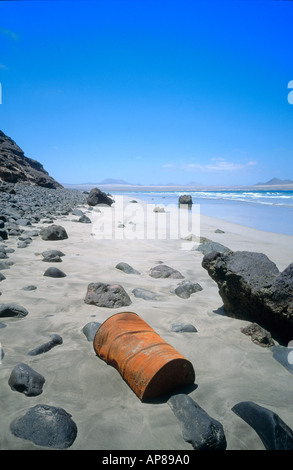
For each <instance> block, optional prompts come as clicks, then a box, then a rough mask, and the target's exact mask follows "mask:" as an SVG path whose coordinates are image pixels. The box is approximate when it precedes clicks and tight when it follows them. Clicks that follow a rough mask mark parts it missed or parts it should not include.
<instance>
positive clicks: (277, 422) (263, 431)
mask: <svg viewBox="0 0 293 470" xmlns="http://www.w3.org/2000/svg"><path fill="white" fill-rule="evenodd" d="M232 411H234V413H236V414H237V415H238V416H239V417H240V418H242V419H243V420H244V421H246V423H248V424H249V425H250V426H251V427H252V428H253V429H254V430H255V431H256V433H257V434H258V435H259V437H260V439H261V440H262V442H263V444H264V446H265V448H266V449H267V450H293V431H292V429H290V428H289V426H287V424H286V423H284V421H282V420H281V418H280V417H279V416H278V415H277V414H276V413H274V412H273V411H271V410H268V409H267V408H264V407H263V406H260V405H257V404H256V403H253V402H251V401H244V402H240V403H237V404H236V405H235V406H233V408H232Z"/></svg>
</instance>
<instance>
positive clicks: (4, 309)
mask: <svg viewBox="0 0 293 470" xmlns="http://www.w3.org/2000/svg"><path fill="white" fill-rule="evenodd" d="M27 314H28V311H27V309H26V308H24V307H21V306H20V305H17V304H14V303H10V304H1V305H0V317H16V318H23V317H25V316H26V315H27Z"/></svg>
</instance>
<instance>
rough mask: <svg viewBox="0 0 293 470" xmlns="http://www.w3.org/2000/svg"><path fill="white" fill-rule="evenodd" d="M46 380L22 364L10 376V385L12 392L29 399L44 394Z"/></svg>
mask: <svg viewBox="0 0 293 470" xmlns="http://www.w3.org/2000/svg"><path fill="white" fill-rule="evenodd" d="M44 383H45V378H44V377H43V376H42V375H41V374H39V373H38V372H36V371H35V370H34V369H32V368H31V367H29V366H28V365H27V364H23V363H20V364H18V365H17V366H15V367H14V369H13V371H12V372H11V374H10V377H9V380H8V385H9V386H10V387H11V389H12V390H15V391H17V392H21V393H24V394H25V395H27V396H28V397H34V396H37V395H40V394H41V393H42V392H43V385H44Z"/></svg>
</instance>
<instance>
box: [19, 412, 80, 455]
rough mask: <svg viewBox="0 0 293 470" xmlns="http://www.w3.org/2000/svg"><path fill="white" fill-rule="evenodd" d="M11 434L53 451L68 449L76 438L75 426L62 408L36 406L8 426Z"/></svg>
mask: <svg viewBox="0 0 293 470" xmlns="http://www.w3.org/2000/svg"><path fill="white" fill-rule="evenodd" d="M10 430H11V432H12V434H13V435H14V436H16V437H20V438H22V439H27V440H29V441H32V442H33V443H34V444H36V445H39V446H46V447H51V448H53V449H66V448H68V447H70V446H71V445H72V444H73V442H74V441H75V439H76V436H77V426H76V424H75V422H74V421H73V420H72V419H71V415H70V414H69V413H67V412H66V411H65V410H64V409H63V408H59V407H55V406H49V405H36V406H34V407H32V408H29V410H28V411H27V412H26V413H25V414H24V415H23V416H21V417H19V418H16V419H15V420H14V421H13V422H12V423H11V425H10Z"/></svg>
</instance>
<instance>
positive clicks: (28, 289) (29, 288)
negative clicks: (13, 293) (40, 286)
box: [22, 285, 37, 291]
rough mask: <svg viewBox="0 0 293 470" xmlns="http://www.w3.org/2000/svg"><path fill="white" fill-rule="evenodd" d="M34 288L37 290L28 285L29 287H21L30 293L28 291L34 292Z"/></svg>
mask: <svg viewBox="0 0 293 470" xmlns="http://www.w3.org/2000/svg"><path fill="white" fill-rule="evenodd" d="M36 288H37V287H36V286H33V285H29V286H26V287H23V288H22V290H27V291H30V290H36Z"/></svg>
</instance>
